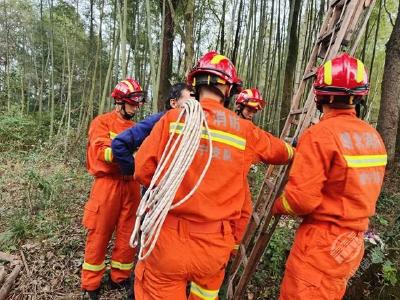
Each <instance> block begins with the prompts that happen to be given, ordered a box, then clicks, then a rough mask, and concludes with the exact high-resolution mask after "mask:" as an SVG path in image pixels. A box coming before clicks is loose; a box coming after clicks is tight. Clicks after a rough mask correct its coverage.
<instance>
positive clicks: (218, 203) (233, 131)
mask: <svg viewBox="0 0 400 300" xmlns="http://www.w3.org/2000/svg"><path fill="white" fill-rule="evenodd" d="M201 104H202V107H203V110H204V112H205V114H206V118H207V122H208V125H209V127H210V129H211V130H212V139H213V148H214V149H213V160H212V162H211V165H210V168H209V169H208V172H207V173H206V176H205V177H204V179H203V181H202V183H201V184H200V186H199V188H198V189H197V191H196V193H195V194H194V195H193V196H192V197H191V198H190V199H189V200H188V201H187V202H185V203H184V204H182V205H180V206H178V207H177V208H175V209H173V210H172V211H171V213H172V214H174V215H176V216H178V217H182V218H185V219H187V220H189V221H194V222H212V221H219V220H237V219H239V218H240V217H241V211H242V209H243V206H244V205H248V204H249V202H247V203H246V202H245V201H244V200H245V198H246V197H245V194H246V186H247V185H248V183H247V177H246V176H247V172H248V169H249V165H248V164H249V162H250V164H251V163H255V162H258V161H263V162H265V163H271V164H284V163H287V162H288V161H289V160H290V159H291V157H292V155H293V149H292V148H291V147H290V146H289V145H287V144H286V143H285V142H283V141H281V140H280V139H278V138H276V137H274V136H272V135H271V134H269V133H267V132H265V131H262V130H261V129H259V128H257V127H256V126H255V125H254V124H252V123H251V122H249V121H247V120H243V119H240V118H239V117H238V116H237V115H236V114H234V113H233V112H232V111H230V110H228V109H226V108H224V107H223V106H222V105H221V104H220V103H217V102H216V101H213V100H209V99H204V100H202V101H201ZM178 114H179V110H176V109H174V110H171V111H169V112H168V113H167V114H166V115H165V116H164V117H163V118H162V119H161V120H160V121H159V122H158V123H157V124H156V126H155V127H154V129H153V130H152V132H151V134H150V136H149V138H147V139H146V140H145V141H144V143H143V145H142V146H141V147H140V149H139V151H138V152H137V154H136V159H135V163H136V166H135V170H136V173H135V177H136V179H137V180H138V181H139V182H140V183H142V184H143V185H145V186H148V185H149V183H150V181H151V178H152V176H153V174H154V172H155V169H156V167H157V164H158V161H159V160H160V158H161V155H162V152H163V150H164V148H165V145H166V143H167V141H168V138H169V133H170V132H171V131H172V128H173V126H175V121H176V119H177V117H178ZM178 126H180V125H179V124H178ZM178 128H179V127H178ZM207 147H208V143H207V140H206V139H202V141H201V143H200V147H199V149H198V150H197V154H196V156H195V158H194V160H193V163H192V165H191V167H190V168H189V170H188V172H187V173H186V176H185V178H184V180H183V182H182V184H181V186H180V187H179V189H178V191H177V194H176V196H175V199H174V203H175V202H177V201H178V200H180V199H182V198H183V197H184V196H185V195H186V194H187V193H188V192H189V191H190V190H191V189H192V188H193V186H194V185H195V183H196V182H197V180H198V176H199V172H200V170H201V169H202V168H203V167H204V166H205V163H206V160H207V158H208V148H207Z"/></svg>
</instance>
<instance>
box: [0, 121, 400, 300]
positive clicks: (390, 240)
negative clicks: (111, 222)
mask: <svg viewBox="0 0 400 300" xmlns="http://www.w3.org/2000/svg"><path fill="white" fill-rule="evenodd" d="M0 125H1V124H0ZM0 137H1V134H0ZM20 143H21V144H18V145H16V144H12V143H7V141H6V142H5V143H4V144H2V146H1V149H0V151H1V152H2V155H1V156H0V190H1V196H0V216H1V217H0V251H3V252H7V253H11V254H14V255H18V256H21V255H23V256H24V257H25V259H26V262H27V268H25V267H24V268H23V269H22V271H21V273H20V276H19V277H18V278H17V280H16V282H15V284H14V286H13V288H12V291H11V293H10V295H9V298H8V299H80V298H81V292H80V270H81V264H82V260H83V251H84V241H85V230H84V228H83V227H82V225H81V219H82V213H83V207H84V204H85V201H86V200H87V198H88V195H89V192H90V186H91V180H92V179H91V178H90V176H89V175H88V174H87V172H86V169H85V164H84V157H85V155H84V149H85V145H84V143H74V145H73V146H71V145H70V146H69V147H68V149H67V150H65V149H64V146H63V144H62V142H58V143H53V144H51V145H50V144H41V143H40V142H38V143H36V144H30V145H27V144H26V142H23V141H20ZM399 170H400V168H399V169H396V171H393V172H392V173H390V174H389V178H390V179H388V182H387V184H386V186H385V190H384V192H383V193H382V197H381V204H380V205H378V215H377V217H375V218H374V220H373V222H372V225H373V229H374V231H375V232H376V233H379V235H380V237H381V238H382V239H383V240H384V241H385V243H386V244H387V250H385V251H383V250H382V251H380V252H379V251H378V250H376V247H375V248H374V247H372V246H371V247H370V248H367V250H368V249H370V250H368V251H370V252H371V251H372V256H371V257H372V258H371V260H372V267H370V268H367V269H365V270H363V273H362V274H360V275H359V276H358V277H357V280H355V281H354V283H353V285H352V286H351V287H350V289H349V292H348V295H349V296H348V297H347V298H348V299H368V298H369V297H370V299H396V296H394V295H400V292H399V291H400V288H399V282H398V279H399V272H400V271H399V270H400V259H399V251H400V242H399V241H400V220H399V219H400V218H399V216H400V208H399V205H398V203H399V200H400V188H399V187H400V175H399ZM261 174H262V169H260V168H258V169H256V170H253V174H252V182H253V183H256V182H260V178H262V175H261ZM287 224H289V225H290V226H281V227H280V228H279V229H278V231H277V233H276V235H275V236H274V238H273V240H272V241H271V245H270V248H269V249H268V250H267V251H266V253H265V255H264V257H263V260H262V261H261V263H260V265H259V267H258V271H257V273H256V274H255V276H254V278H253V280H252V282H251V284H250V286H249V292H248V297H247V298H248V299H274V298H275V297H276V295H277V292H278V290H279V282H280V280H281V276H282V273H283V268H284V262H285V259H286V256H287V254H288V252H289V249H290V245H291V241H292V238H293V232H294V227H295V222H292V221H289V222H288V223H286V225H287ZM374 251H375V252H376V253H375V252H374ZM0 265H4V266H5V267H6V269H7V270H8V271H9V268H10V266H9V265H7V264H6V263H4V262H3V263H2V262H0ZM360 297H361V298H360ZM123 298H124V295H123V293H119V292H115V291H112V292H111V291H105V292H104V293H103V296H102V299H123Z"/></svg>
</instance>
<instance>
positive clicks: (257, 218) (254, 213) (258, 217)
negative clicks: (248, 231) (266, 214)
mask: <svg viewBox="0 0 400 300" xmlns="http://www.w3.org/2000/svg"><path fill="white" fill-rule="evenodd" d="M252 216H253V219H254V222H255V223H256V224H257V226H258V225H260V216H259V215H258V214H257V213H256V212H253V214H252Z"/></svg>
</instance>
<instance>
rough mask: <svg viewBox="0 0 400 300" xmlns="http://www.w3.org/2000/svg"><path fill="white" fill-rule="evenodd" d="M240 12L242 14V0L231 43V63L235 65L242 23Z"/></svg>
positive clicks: (241, 0)
mask: <svg viewBox="0 0 400 300" xmlns="http://www.w3.org/2000/svg"><path fill="white" fill-rule="evenodd" d="M242 12H243V0H240V3H239V10H238V21H237V27H236V33H235V40H234V42H233V51H232V63H233V64H234V65H236V59H237V54H238V52H239V42H240V29H241V25H242V24H241V23H242Z"/></svg>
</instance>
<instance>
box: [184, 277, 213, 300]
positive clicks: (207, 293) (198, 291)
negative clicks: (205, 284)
mask: <svg viewBox="0 0 400 300" xmlns="http://www.w3.org/2000/svg"><path fill="white" fill-rule="evenodd" d="M218 292H219V290H208V289H205V288H202V287H201V286H200V285H198V284H196V283H195V282H193V281H192V282H191V283H190V294H191V295H193V296H195V297H197V298H198V299H202V300H214V299H218ZM191 298H193V297H191Z"/></svg>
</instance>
